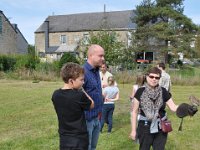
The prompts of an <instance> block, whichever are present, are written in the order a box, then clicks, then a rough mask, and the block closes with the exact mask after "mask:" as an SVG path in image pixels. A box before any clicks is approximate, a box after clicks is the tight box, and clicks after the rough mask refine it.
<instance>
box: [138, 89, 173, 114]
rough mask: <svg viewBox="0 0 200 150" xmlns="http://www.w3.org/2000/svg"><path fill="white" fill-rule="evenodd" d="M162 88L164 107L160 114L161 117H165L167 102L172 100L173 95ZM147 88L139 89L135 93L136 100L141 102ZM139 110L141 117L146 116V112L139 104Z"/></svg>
mask: <svg viewBox="0 0 200 150" xmlns="http://www.w3.org/2000/svg"><path fill="white" fill-rule="evenodd" d="M161 88H162V97H163V105H162V107H161V108H160V110H159V114H160V115H161V117H163V116H164V115H165V107H166V102H167V101H168V100H169V99H170V98H171V94H170V93H169V92H168V91H167V90H166V89H165V88H163V87H161ZM144 90H145V87H141V88H139V89H138V90H137V91H136V93H135V96H134V97H135V98H136V99H137V100H138V101H139V102H140V101H141V99H140V98H141V95H142V93H143V92H144ZM139 108H140V111H141V115H143V116H145V114H144V112H143V111H142V109H141V105H140V104H139Z"/></svg>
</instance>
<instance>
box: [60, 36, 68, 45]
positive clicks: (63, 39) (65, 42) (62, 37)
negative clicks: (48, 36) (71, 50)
mask: <svg viewBox="0 0 200 150" xmlns="http://www.w3.org/2000/svg"><path fill="white" fill-rule="evenodd" d="M60 43H61V44H64V45H66V44H67V36H66V35H61V36H60Z"/></svg>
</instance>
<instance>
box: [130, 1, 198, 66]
mask: <svg viewBox="0 0 200 150" xmlns="http://www.w3.org/2000/svg"><path fill="white" fill-rule="evenodd" d="M133 22H135V23H136V24H137V25H138V26H137V29H136V32H135V33H134V35H133V38H134V39H133V41H134V42H133V44H134V46H133V47H135V50H138V51H148V50H160V52H161V54H165V56H167V55H166V54H167V51H168V50H169V49H170V50H172V51H179V52H185V53H186V54H191V52H192V53H193V51H194V50H193V49H192V48H191V47H190V44H191V42H192V41H193V38H194V36H195V33H196V31H197V26H196V25H195V24H193V23H192V21H191V19H189V18H187V17H186V16H185V15H184V14H183V0H155V1H154V0H143V1H142V3H141V4H140V5H138V6H137V7H136V17H135V18H134V19H133ZM169 42H170V47H168V43H169ZM192 56H193V55H190V56H189V57H192ZM165 61H166V62H167V61H168V60H167V57H165Z"/></svg>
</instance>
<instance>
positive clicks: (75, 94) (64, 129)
mask: <svg viewBox="0 0 200 150" xmlns="http://www.w3.org/2000/svg"><path fill="white" fill-rule="evenodd" d="M52 101H53V105H54V108H55V111H56V113H57V117H58V125H59V130H58V132H59V134H60V138H61V137H63V138H62V139H63V140H64V139H68V140H67V141H65V142H64V141H63V143H65V145H66V144H67V143H68V142H69V144H70V145H71V143H72V141H71V142H70V140H69V138H68V137H73V139H74V138H75V139H76V137H77V140H78V138H79V137H80V136H81V137H85V138H86V141H87V140H88V133H87V127H86V121H85V114H84V110H89V108H90V105H91V101H90V100H89V99H88V98H87V96H86V95H85V94H84V93H83V92H82V91H80V90H72V89H65V90H63V89H58V90H56V91H54V93H53V95H52ZM66 137H67V138H66ZM79 139H80V138H79Z"/></svg>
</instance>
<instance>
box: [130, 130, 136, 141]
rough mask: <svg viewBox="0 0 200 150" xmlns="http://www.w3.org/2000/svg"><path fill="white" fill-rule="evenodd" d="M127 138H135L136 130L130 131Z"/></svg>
mask: <svg viewBox="0 0 200 150" xmlns="http://www.w3.org/2000/svg"><path fill="white" fill-rule="evenodd" d="M129 138H131V139H132V140H133V141H135V140H136V132H135V131H132V132H131V133H130V135H129Z"/></svg>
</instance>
